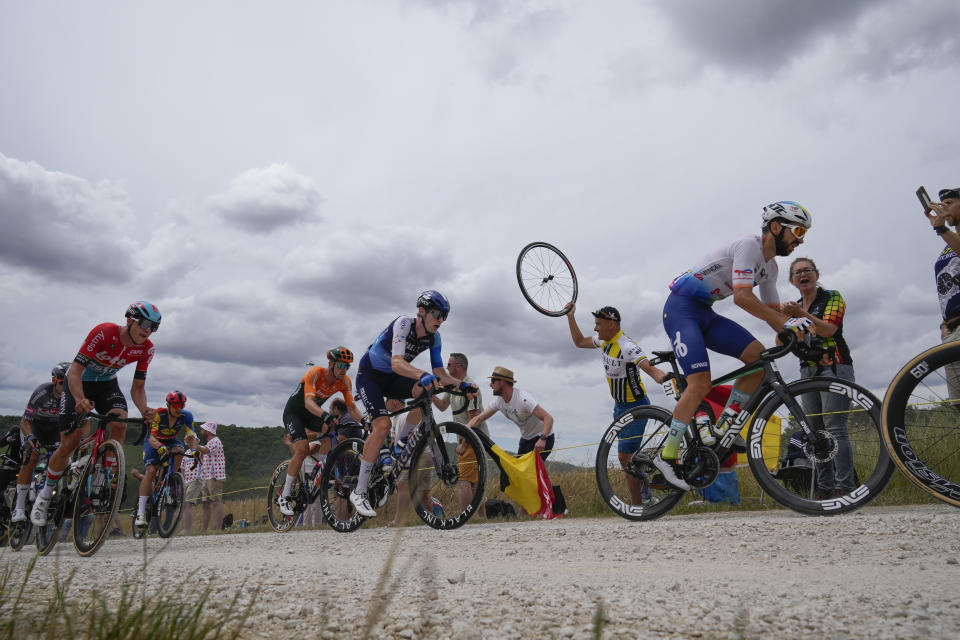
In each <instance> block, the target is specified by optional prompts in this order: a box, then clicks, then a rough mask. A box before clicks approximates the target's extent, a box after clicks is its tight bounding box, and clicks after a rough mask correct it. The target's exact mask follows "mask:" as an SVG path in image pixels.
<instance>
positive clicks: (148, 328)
mask: <svg viewBox="0 0 960 640" xmlns="http://www.w3.org/2000/svg"><path fill="white" fill-rule="evenodd" d="M124 316H125V317H126V324H125V325H123V326H121V325H117V324H113V323H112V322H105V323H103V324H99V325H97V326H95V327H94V328H93V329H92V330H91V331H90V333H89V334H88V335H87V338H86V340H84V341H83V344H82V345H80V350H79V351H78V352H77V355H76V357H75V358H74V359H73V362H72V363H71V364H70V368H69V369H68V370H67V377H66V383H67V384H66V388H65V389H64V390H63V393H62V394H61V396H60V411H59V415H58V417H57V418H58V422H59V425H60V434H61V438H60V447H59V448H58V449H57V451H56V453H54V454H53V455H52V456H51V457H50V462H49V464H48V465H47V482H46V484H45V485H44V487H43V490H42V491H41V492H40V494H39V495H38V496H37V499H36V502H34V504H33V511H31V512H30V521H31V522H33V524H34V525H36V526H38V527H43V526H46V524H47V505H48V504H49V503H50V497H51V496H52V495H53V489H54V487H55V486H56V484H57V480H59V479H60V476H61V475H63V471H64V469H66V468H67V464H69V462H70V456H72V455H73V452H74V451H75V450H76V448H77V446H78V445H79V444H80V436H81V434H80V432H79V431H78V430H77V426H78V424H77V418H78V416H79V415H84V414H87V413H89V412H90V411H92V410H93V409H96V410H97V411H98V412H99V413H101V414H106V413H108V412H109V413H110V414H112V415H115V416H116V417H117V418H121V419H122V418H126V417H127V400H126V398H124V397H123V392H122V391H120V385H118V384H117V372H118V371H119V370H120V369H122V368H123V367H125V366H126V365H128V364H131V363H134V362H135V363H136V371H135V372H134V374H133V385H132V386H131V387H130V397H131V399H132V400H133V403H134V404H135V405H136V406H137V409H139V410H140V415H141V416H143V419H144V420H146V421H148V422H149V421H152V420H153V418H154V416H155V415H156V414H157V412H156V411H155V410H154V409H151V408H150V407H149V406H147V391H146V379H147V368H148V367H149V366H150V361H151V360H153V352H154V349H153V343H152V342H151V341H150V335H151V334H152V333H153V332H155V331H156V330H157V329H159V328H160V310H159V309H157V307H156V306H154V305H153V304H151V303H149V302H147V301H146V300H139V301H137V302H134V303H133V304H131V305H130V306H129V307H128V308H127V311H126V313H125V314H124ZM107 428H108V429H109V436H110V438H112V439H114V440H116V441H117V442H120V443H121V444H122V443H123V440H124V436H125V435H126V433H127V425H126V423H123V422H110V423H108V424H107ZM108 462H109V461H108Z"/></svg>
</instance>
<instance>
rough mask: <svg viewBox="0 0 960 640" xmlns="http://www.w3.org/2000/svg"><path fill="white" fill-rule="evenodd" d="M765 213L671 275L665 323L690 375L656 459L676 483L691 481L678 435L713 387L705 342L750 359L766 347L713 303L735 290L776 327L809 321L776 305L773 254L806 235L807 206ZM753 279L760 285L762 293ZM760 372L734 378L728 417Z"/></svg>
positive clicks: (776, 206) (747, 307) (780, 205)
mask: <svg viewBox="0 0 960 640" xmlns="http://www.w3.org/2000/svg"><path fill="white" fill-rule="evenodd" d="M762 220H763V227H762V231H761V234H760V235H746V236H741V237H739V238H736V239H735V240H733V241H732V242H729V243H727V244H726V245H724V246H723V247H721V248H720V249H718V250H717V251H714V252H712V253H710V254H708V255H707V256H706V257H705V258H703V259H702V260H701V261H700V263H699V266H698V267H697V268H696V269H694V270H691V271H687V272H685V273H683V274H682V275H680V276H679V277H678V278H677V279H675V280H674V281H673V283H672V284H671V285H670V295H669V296H668V297H667V301H666V303H665V304H664V305H663V328H664V329H665V330H666V332H667V336H668V337H669V338H670V342H671V343H672V344H673V352H674V353H675V354H676V356H677V361H678V362H679V364H680V366H681V368H682V369H683V372H684V373H685V374H686V376H687V388H686V389H685V390H684V392H683V393H682V394H681V395H680V399H679V400H677V406H676V407H675V408H674V410H673V420H672V421H671V425H670V431H669V434H668V436H667V438H666V441H665V443H664V446H663V449H662V451H661V454H660V456H658V457H657V458H656V459H655V460H654V465H655V466H656V467H657V469H659V470H660V472H661V473H662V474H663V476H664V478H665V479H666V480H667V481H668V482H669V483H670V484H671V485H673V486H675V487H677V488H679V489H684V490H687V491H688V490H689V489H690V485H688V484H687V482H686V481H685V480H684V479H683V478H682V477H681V474H680V473H679V471H678V470H677V456H678V454H679V447H680V443H681V441H682V440H683V435H684V434H685V433H686V431H687V429H688V428H689V427H690V422H691V420H692V419H693V416H694V413H695V412H696V411H697V408H698V407H699V406H700V403H701V402H703V399H704V398H705V397H706V395H707V393H709V392H710V388H711V385H710V360H709V358H708V357H707V349H708V348H709V349H710V350H712V351H716V352H718V353H722V354H724V355H728V356H732V357H734V358H739V359H740V360H742V361H743V362H744V363H750V362H754V361H755V360H757V359H758V358H759V357H760V354H761V352H762V351H763V348H764V347H763V345H762V344H761V343H760V342H759V341H758V340H757V339H756V338H754V337H753V336H752V335H751V334H750V332H749V331H747V330H746V329H744V328H743V327H741V326H740V325H739V324H737V323H736V322H734V321H733V320H730V319H729V318H725V317H723V316H721V315H718V314H717V313H716V312H715V311H714V310H713V308H712V305H713V303H714V302H717V301H719V300H723V299H724V298H727V297H730V296H731V295H732V296H733V301H734V303H735V304H736V305H737V306H738V307H740V308H741V309H743V310H744V311H746V312H747V313H749V314H750V315H752V316H754V317H756V318H759V319H760V320H763V321H764V322H766V323H767V324H768V325H770V327H771V328H772V329H773V330H774V331H776V332H777V333H779V332H781V331H783V330H784V329H789V330H793V331H795V332H797V333H803V332H804V331H806V330H807V329H808V328H809V327H810V325H811V324H812V322H811V321H810V320H809V319H807V318H790V317H788V316H786V315H784V314H783V313H782V312H781V311H780V299H779V296H778V294H777V273H778V269H777V262H776V256H788V255H790V254H791V253H792V252H793V250H794V249H796V248H797V247H798V246H800V244H801V243H803V237H804V236H805V235H806V232H807V230H808V229H809V228H810V224H811V220H810V214H809V212H807V210H806V209H804V208H803V207H802V206H800V205H799V204H797V203H796V202H790V201H782V202H775V203H773V204H770V205H767V206H766V207H764V208H763V215H762ZM754 287H759V289H760V297H759V298H758V297H757V296H756V294H754V292H753V288H754ZM762 380H763V371H757V372H756V373H752V374H750V375H748V376H744V377H742V378H740V379H738V380H737V382H736V383H735V384H734V388H733V391H732V392H731V394H730V399H729V400H728V402H727V407H726V408H725V410H724V413H723V416H724V418H725V419H727V418H729V417H730V416H731V415H735V414H736V413H737V412H739V407H740V405H742V404H743V403H744V402H745V401H746V400H747V399H748V398H749V397H750V394H751V393H753V391H754V390H756V388H757V387H758V386H759V384H760V382H761V381H762ZM719 422H720V421H719V420H718V423H719ZM720 435H722V434H720Z"/></svg>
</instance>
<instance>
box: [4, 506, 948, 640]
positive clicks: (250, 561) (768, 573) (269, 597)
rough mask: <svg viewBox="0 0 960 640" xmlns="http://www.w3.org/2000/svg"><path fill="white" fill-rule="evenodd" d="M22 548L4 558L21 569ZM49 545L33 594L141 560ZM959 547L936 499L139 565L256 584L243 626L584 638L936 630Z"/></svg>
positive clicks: (242, 543)
mask: <svg viewBox="0 0 960 640" xmlns="http://www.w3.org/2000/svg"><path fill="white" fill-rule="evenodd" d="M162 544H163V541H160V540H158V539H156V538H150V539H149V540H148V541H147V545H148V550H149V552H150V553H153V552H155V551H156V550H158V549H160V547H161V546H162ZM394 545H395V551H394V552H393V553H392V554H391V547H392V546H394ZM28 549H29V548H28ZM28 549H25V550H24V551H23V552H20V553H16V554H15V553H10V552H9V551H7V552H6V553H5V554H4V556H3V561H4V563H7V564H13V565H22V566H23V567H24V568H25V567H26V565H27V563H28V562H29V561H30V559H31V557H32V554H30V553H29V551H28ZM57 549H58V550H59V552H58V553H55V554H54V555H52V556H50V557H46V558H40V559H39V560H38V562H37V566H36V569H35V573H34V575H33V576H32V577H31V581H30V588H29V589H28V599H27V600H28V602H30V601H38V600H39V599H40V597H41V595H43V594H46V593H49V585H50V583H51V575H52V574H53V572H57V573H58V575H61V576H62V575H65V574H66V573H68V572H70V571H71V570H74V569H76V574H75V576H74V578H73V583H72V585H71V587H70V593H71V594H72V595H74V596H76V595H77V594H83V593H89V591H90V590H91V589H98V590H100V591H101V592H106V593H108V594H109V593H110V592H111V589H118V588H119V584H120V583H121V582H122V579H121V578H122V576H124V575H126V576H128V577H130V578H131V579H138V572H139V571H140V569H141V567H142V565H143V557H144V556H143V547H142V544H140V543H139V542H137V541H133V540H127V539H124V540H109V541H108V542H107V543H106V544H105V545H104V546H103V548H101V550H100V551H99V552H98V553H97V555H95V556H93V557H92V558H81V557H79V556H76V555H75V554H74V553H73V550H72V547H70V546H69V545H67V544H61V545H58V546H57ZM388 557H391V558H392V562H391V563H390V565H391V566H390V570H389V573H388V574H387V573H386V572H385V570H384V569H385V566H386V565H387V560H388ZM958 558H960V510H958V509H954V508H952V507H948V506H939V505H938V506H924V507H900V508H867V509H862V510H860V511H858V512H856V513H853V514H850V515H846V516H839V517H832V518H811V517H805V516H800V515H796V514H793V513H791V512H786V511H765V512H733V513H729V512H728V513H723V514H700V515H693V516H678V517H668V518H663V519H661V520H658V521H655V522H649V523H631V522H627V521H625V520H621V519H617V518H601V519H558V520H553V521H530V520H526V521H510V522H497V523H488V522H483V523H478V524H470V525H467V526H466V527H464V528H462V529H459V530H456V531H446V532H443V531H434V530H432V529H428V528H426V527H422V526H420V527H409V528H405V529H391V528H380V529H369V530H365V529H361V530H359V531H356V532H354V533H352V534H339V533H335V532H333V531H331V530H329V529H326V528H324V529H319V530H294V531H292V532H290V533H287V534H283V535H281V534H276V533H272V532H271V533H231V534H222V535H206V536H190V537H177V538H174V539H172V541H171V542H170V544H169V546H168V547H167V548H166V549H165V550H163V551H162V552H161V553H159V554H158V555H157V556H156V558H155V559H154V560H153V561H152V562H151V563H150V565H149V567H148V573H149V575H150V576H151V582H152V583H153V584H155V585H158V586H162V585H163V584H166V585H167V588H168V589H171V588H172V589H176V588H177V586H176V585H180V584H183V582H184V580H186V576H187V574H188V572H189V571H191V570H194V569H197V570H198V572H197V574H196V575H195V576H194V578H193V581H194V582H199V577H200V576H215V577H216V581H215V583H214V584H215V585H216V587H215V592H214V597H213V598H212V600H211V603H212V606H211V608H210V611H211V613H216V612H217V611H219V610H220V608H222V605H223V604H224V603H225V602H227V601H229V599H230V598H231V597H232V596H233V594H234V593H235V592H236V591H237V589H238V587H239V586H240V585H241V584H242V583H244V582H245V584H246V588H245V589H247V590H249V589H252V587H253V586H259V587H260V588H261V589H262V591H261V593H260V595H259V597H258V598H257V600H256V602H255V603H254V604H253V605H252V609H251V612H250V616H249V618H248V620H247V624H246V626H245V627H244V630H243V635H242V637H245V638H261V637H262V638H276V637H284V636H290V637H298V636H300V635H301V634H310V636H312V637H319V638H358V637H362V635H363V631H364V628H365V624H366V623H367V621H368V620H370V619H371V616H372V617H374V618H376V622H375V624H373V626H372V629H371V637H375V638H411V639H412V638H452V639H464V640H466V639H474V638H497V639H500V638H504V639H510V638H588V637H592V636H591V634H592V632H593V628H594V619H595V617H596V616H598V615H599V616H600V617H601V618H602V623H601V624H602V628H603V637H604V638H611V639H613V638H624V639H626V638H631V639H632V638H871V639H875V638H946V637H956V635H957V633H958V629H960V565H958ZM17 570H18V571H19V570H21V569H20V568H19V567H18V569H17ZM154 578H159V581H158V580H154ZM381 582H382V583H383V584H382V585H380V586H378V584H379V583H381ZM381 587H382V588H381ZM45 590H46V591H45ZM245 592H248V591H245ZM43 597H44V598H46V597H48V596H46V595H43ZM371 612H373V613H371ZM291 634H295V635H291ZM303 637H308V636H306V635H304V636H303Z"/></svg>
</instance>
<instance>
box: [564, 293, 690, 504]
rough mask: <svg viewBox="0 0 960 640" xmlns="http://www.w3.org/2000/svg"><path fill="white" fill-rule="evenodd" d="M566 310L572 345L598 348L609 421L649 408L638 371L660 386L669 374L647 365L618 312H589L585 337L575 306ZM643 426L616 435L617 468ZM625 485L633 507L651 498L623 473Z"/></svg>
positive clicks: (638, 424) (633, 447) (630, 452)
mask: <svg viewBox="0 0 960 640" xmlns="http://www.w3.org/2000/svg"><path fill="white" fill-rule="evenodd" d="M566 308H567V324H568V325H569V326H570V337H571V338H572V339H573V344H575V345H576V346H578V347H580V348H582V349H600V350H601V352H602V357H603V370H604V373H605V374H606V376H607V385H608V386H609V388H610V395H611V396H613V419H614V420H616V419H617V418H619V417H620V416H621V415H623V414H624V413H625V412H627V411H629V410H630V409H633V408H634V407H640V406H644V405H649V404H650V399H649V398H648V397H647V392H646V389H644V388H643V382H642V381H641V380H640V372H641V371H643V372H644V373H646V374H647V375H648V376H650V377H651V378H653V379H654V380H656V381H657V382H658V383H660V384H663V383H664V382H666V381H667V380H669V379H670V377H671V376H672V374H670V373H667V372H665V371H662V370H660V369H657V368H656V367H654V366H653V365H652V364H650V362H649V361H648V360H647V354H646V353H644V351H643V349H642V348H641V347H640V345H639V344H637V342H636V341H634V340H633V339H632V338H630V337H629V336H628V335H626V334H625V333H624V332H623V331H622V330H621V329H620V312H619V311H617V310H616V309H615V308H614V307H603V308H602V309H599V310H597V311H593V312H592V313H593V317H594V325H593V330H594V332H595V335H592V336H585V335H583V332H582V331H581V330H580V327H579V326H578V325H577V321H576V319H575V318H574V313H575V311H576V308H577V306H576V305H575V304H574V303H572V302H571V303H570V304H568V305H567V307H566ZM646 426H647V421H646V419H644V420H635V421H634V422H632V423H631V424H630V425H628V426H627V427H625V428H624V429H623V430H622V431H621V432H620V435H619V436H618V438H619V442H618V443H617V454H618V457H619V459H620V464H621V465H624V466H626V465H627V464H628V463H629V462H630V458H631V456H632V455H633V454H634V452H636V451H637V450H638V449H639V448H640V443H641V441H642V437H641V436H643V432H644V429H646ZM627 484H628V485H629V487H630V497H631V498H632V499H633V500H634V504H641V503H642V502H646V501H648V500H650V498H651V497H652V493H651V491H650V488H649V487H648V486H647V484H646V482H645V481H644V480H642V479H640V478H635V477H634V476H632V475H630V474H627Z"/></svg>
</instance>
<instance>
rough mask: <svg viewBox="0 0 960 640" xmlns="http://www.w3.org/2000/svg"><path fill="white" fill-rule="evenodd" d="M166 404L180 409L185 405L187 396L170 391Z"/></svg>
mask: <svg viewBox="0 0 960 640" xmlns="http://www.w3.org/2000/svg"><path fill="white" fill-rule="evenodd" d="M167 404H172V405H173V406H175V407H182V406H183V405H185V404H187V396H186V394H185V393H184V392H183V391H171V392H170V393H168V394H167Z"/></svg>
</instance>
